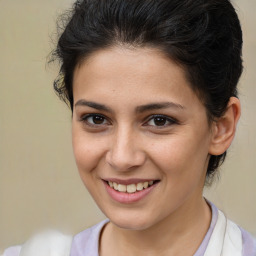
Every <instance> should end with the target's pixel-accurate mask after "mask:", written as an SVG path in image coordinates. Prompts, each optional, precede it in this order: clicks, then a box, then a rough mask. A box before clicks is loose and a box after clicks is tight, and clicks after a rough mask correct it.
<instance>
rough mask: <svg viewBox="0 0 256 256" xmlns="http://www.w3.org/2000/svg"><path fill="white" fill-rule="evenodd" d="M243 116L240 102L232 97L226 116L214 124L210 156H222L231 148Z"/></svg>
mask: <svg viewBox="0 0 256 256" xmlns="http://www.w3.org/2000/svg"><path fill="white" fill-rule="evenodd" d="M240 114H241V105H240V101H239V99H238V98H236V97H231V98H230V100H229V103H228V105H227V110H226V112H225V114H224V115H223V116H222V117H220V118H219V119H218V120H217V121H215V122H214V123H213V127H212V138H211V144H210V148H209V154H211V155H221V154H223V153H224V152H225V151H226V150H227V149H228V148H229V146H230V144H231V142H232V140H233V138H234V136H235V132H236V126H237V123H238V120H239V117H240Z"/></svg>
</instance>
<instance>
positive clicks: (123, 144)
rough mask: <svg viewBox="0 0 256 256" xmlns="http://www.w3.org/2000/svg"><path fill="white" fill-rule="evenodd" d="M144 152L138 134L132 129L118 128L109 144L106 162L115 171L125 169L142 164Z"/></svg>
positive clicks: (144, 157)
mask: <svg viewBox="0 0 256 256" xmlns="http://www.w3.org/2000/svg"><path fill="white" fill-rule="evenodd" d="M145 160H146V154H145V152H144V151H143V145H142V142H141V140H140V139H139V136H138V135H137V134H136V132H135V131H133V130H132V129H130V130H128V129H127V128H122V129H119V130H118V131H117V132H116V133H115V134H113V138H112V141H111V145H109V150H108V152H107V154H106V161H107V163H108V164H109V165H110V166H111V167H112V168H114V169H115V170H117V171H127V170H131V169H133V167H139V166H142V165H143V164H144V162H145Z"/></svg>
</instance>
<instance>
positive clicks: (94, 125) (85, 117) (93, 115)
mask: <svg viewBox="0 0 256 256" xmlns="http://www.w3.org/2000/svg"><path fill="white" fill-rule="evenodd" d="M95 116H100V117H102V118H104V119H105V120H106V121H107V124H92V123H89V122H88V121H87V119H88V118H90V117H95ZM79 121H81V122H83V123H84V124H85V125H87V126H91V127H102V126H105V125H109V124H110V121H109V119H108V118H107V117H106V116H104V115H102V114H99V113H90V114H84V115H81V117H80V118H79Z"/></svg>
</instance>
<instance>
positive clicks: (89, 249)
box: [4, 202, 256, 256]
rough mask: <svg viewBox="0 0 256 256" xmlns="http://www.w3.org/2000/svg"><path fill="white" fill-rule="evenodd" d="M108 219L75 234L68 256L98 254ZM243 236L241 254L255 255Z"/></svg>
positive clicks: (10, 253)
mask: <svg viewBox="0 0 256 256" xmlns="http://www.w3.org/2000/svg"><path fill="white" fill-rule="evenodd" d="M209 204H210V205H211V209H212V220H211V224H210V227H209V229H208V231H207V233H206V235H205V237H204V239H203V241H202V243H201V245H200V246H199V248H198V249H197V251H196V253H195V254H194V256H203V255H204V253H205V250H206V248H207V245H208V243H209V240H210V237H211V235H212V232H213V229H214V227H215V224H216V222H217V218H218V209H217V208H216V206H215V205H214V204H212V203H210V202H209ZM108 222H109V220H104V221H102V222H100V223H98V224H97V225H95V226H93V227H91V228H88V229H86V230H84V231H82V232H81V233H79V234H77V235H76V236H75V237H74V238H73V241H72V246H71V253H70V256H99V254H98V251H99V236H100V233H101V230H102V228H103V227H104V225H105V224H106V223H108ZM240 230H241V232H242V238H243V256H256V239H254V238H253V237H252V236H251V235H250V234H249V233H248V232H247V231H245V230H244V229H242V228H240ZM20 250H21V246H14V247H10V248H8V249H7V250H6V251H5V254H4V256H19V253H20Z"/></svg>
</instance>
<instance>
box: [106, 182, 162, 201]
mask: <svg viewBox="0 0 256 256" xmlns="http://www.w3.org/2000/svg"><path fill="white" fill-rule="evenodd" d="M103 183H104V185H105V188H106V190H107V192H108V194H109V195H110V197H111V198H112V199H114V200H115V201H117V202H119V203H122V204H129V203H134V202H137V201H140V200H142V199H143V198H145V197H146V196H147V195H148V194H149V193H150V192H151V191H152V190H153V189H154V188H155V187H156V185H157V184H158V183H156V184H153V185H151V186H150V187H148V188H144V189H143V190H141V191H136V192H134V193H125V192H119V191H116V190H115V189H113V188H111V187H110V186H109V185H108V184H107V183H106V182H105V181H103Z"/></svg>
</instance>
